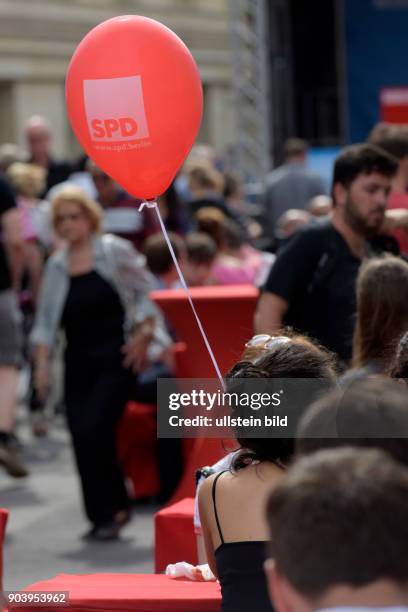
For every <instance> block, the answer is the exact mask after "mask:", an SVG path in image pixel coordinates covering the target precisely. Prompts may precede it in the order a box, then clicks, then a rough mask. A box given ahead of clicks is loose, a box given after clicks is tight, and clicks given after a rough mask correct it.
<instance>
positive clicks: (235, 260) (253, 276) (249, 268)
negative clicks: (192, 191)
mask: <svg viewBox="0 0 408 612" xmlns="http://www.w3.org/2000/svg"><path fill="white" fill-rule="evenodd" d="M196 219H197V225H198V228H199V230H200V231H202V232H205V233H206V234H208V235H209V236H211V238H212V239H213V240H214V242H215V244H216V245H217V248H218V252H217V257H216V259H215V262H214V266H213V270H212V276H213V279H214V283H215V284H217V285H246V284H250V285H260V284H262V282H263V281H264V280H265V277H266V274H267V273H268V271H269V268H270V265H271V263H272V261H273V256H271V255H270V254H269V253H268V254H264V253H261V252H260V251H257V250H256V249H254V248H253V247H252V246H251V245H250V244H249V243H248V242H246V241H245V239H244V237H243V234H242V232H241V231H240V228H239V227H238V226H237V225H236V223H234V221H232V219H229V218H227V217H225V215H224V214H223V213H222V212H221V211H220V210H218V209H215V208H212V207H204V208H202V209H201V210H199V211H198V212H197V214H196Z"/></svg>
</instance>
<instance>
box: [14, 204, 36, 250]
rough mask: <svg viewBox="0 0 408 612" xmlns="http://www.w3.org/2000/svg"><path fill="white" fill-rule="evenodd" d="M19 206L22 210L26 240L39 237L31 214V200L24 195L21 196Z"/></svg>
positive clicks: (22, 226) (22, 224) (21, 215)
mask: <svg viewBox="0 0 408 612" xmlns="http://www.w3.org/2000/svg"><path fill="white" fill-rule="evenodd" d="M17 206H18V209H19V210H20V219H21V228H22V232H23V238H24V240H35V239H36V238H37V232H36V230H35V227H34V223H33V218H32V214H31V203H30V200H29V199H28V198H25V197H24V196H19V197H18V198H17Z"/></svg>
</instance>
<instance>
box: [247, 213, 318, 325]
mask: <svg viewBox="0 0 408 612" xmlns="http://www.w3.org/2000/svg"><path fill="white" fill-rule="evenodd" d="M323 227H324V228H325V227H326V225H324V226H323ZM328 229H330V228H328ZM324 241H325V239H324V238H322V230H321V228H320V227H318V228H315V227H308V228H305V229H304V230H300V231H299V232H298V233H297V234H296V235H295V236H294V237H293V238H292V239H291V240H290V241H289V242H288V244H287V245H286V246H285V247H284V248H283V249H282V251H280V252H279V253H278V256H277V258H276V260H275V261H274V262H272V266H271V269H270V271H269V274H268V278H267V280H266V283H265V285H264V287H263V293H262V295H261V297H260V300H259V303H258V307H257V310H256V313H255V322H254V327H255V331H256V333H258V334H259V333H267V334H274V333H277V332H279V330H281V328H282V327H283V325H284V318H285V315H286V313H287V312H288V310H289V307H290V305H291V304H292V303H294V302H296V301H302V300H303V299H304V298H305V297H306V294H307V290H308V286H309V285H310V283H311V282H312V279H313V276H314V274H315V271H316V267H317V265H318V262H319V258H320V257H321V256H322V254H323V253H324V250H325V244H324Z"/></svg>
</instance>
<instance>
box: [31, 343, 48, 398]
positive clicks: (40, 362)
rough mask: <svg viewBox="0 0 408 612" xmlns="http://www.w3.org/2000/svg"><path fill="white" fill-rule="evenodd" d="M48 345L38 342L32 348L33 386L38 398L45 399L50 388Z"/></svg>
mask: <svg viewBox="0 0 408 612" xmlns="http://www.w3.org/2000/svg"><path fill="white" fill-rule="evenodd" d="M49 364H50V347H49V346H48V345H47V344H38V345H37V346H36V347H35V350H34V388H35V390H36V391H37V395H38V398H39V399H40V400H41V401H45V400H46V398H47V395H48V390H49V388H50V365H49Z"/></svg>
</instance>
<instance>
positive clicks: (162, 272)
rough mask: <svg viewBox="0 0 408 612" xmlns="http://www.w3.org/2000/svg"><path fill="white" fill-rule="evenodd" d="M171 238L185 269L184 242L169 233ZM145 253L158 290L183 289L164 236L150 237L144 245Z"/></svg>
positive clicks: (179, 260)
mask: <svg viewBox="0 0 408 612" xmlns="http://www.w3.org/2000/svg"><path fill="white" fill-rule="evenodd" d="M169 238H170V242H171V246H172V247H173V251H174V254H175V256H176V258H177V261H178V262H179V264H180V267H181V268H183V267H184V263H185V256H186V247H185V244H184V240H183V239H182V238H181V237H180V236H178V235H177V234H174V233H172V232H169ZM143 251H144V254H145V256H146V263H147V267H148V268H149V270H150V272H152V274H154V276H155V279H156V282H157V287H156V288H157V289H176V288H178V287H181V283H180V279H179V275H178V272H177V269H176V266H175V265H174V262H173V258H172V256H171V253H170V249H169V247H168V244H167V242H166V239H165V237H164V236H163V234H154V235H153V236H150V237H149V238H148V239H147V240H146V241H145V243H144V247H143Z"/></svg>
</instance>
